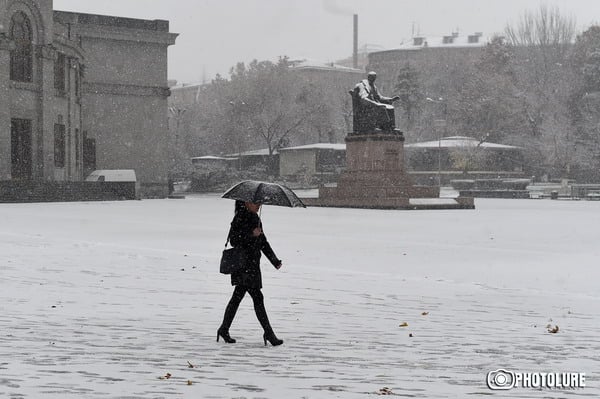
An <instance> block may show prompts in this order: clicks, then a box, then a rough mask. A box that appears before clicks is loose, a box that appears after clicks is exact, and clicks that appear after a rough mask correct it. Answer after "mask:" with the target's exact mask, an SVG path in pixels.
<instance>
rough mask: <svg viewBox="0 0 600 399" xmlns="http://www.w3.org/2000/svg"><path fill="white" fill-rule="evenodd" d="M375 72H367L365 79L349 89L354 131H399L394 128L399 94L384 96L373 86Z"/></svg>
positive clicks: (363, 132)
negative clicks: (396, 102)
mask: <svg viewBox="0 0 600 399" xmlns="http://www.w3.org/2000/svg"><path fill="white" fill-rule="evenodd" d="M376 78H377V74H376V73H375V72H369V73H368V75H367V79H364V80H362V81H361V82H359V83H358V84H357V85H356V86H354V89H353V90H351V91H350V95H351V96H352V111H353V114H354V120H353V122H354V133H356V134H366V133H374V132H377V131H382V132H388V133H399V134H401V133H400V132H399V131H398V130H396V119H395V117H394V106H393V105H392V103H393V102H394V101H396V100H399V99H400V97H399V96H395V97H384V96H382V95H381V93H379V89H378V88H377V86H375V79H376Z"/></svg>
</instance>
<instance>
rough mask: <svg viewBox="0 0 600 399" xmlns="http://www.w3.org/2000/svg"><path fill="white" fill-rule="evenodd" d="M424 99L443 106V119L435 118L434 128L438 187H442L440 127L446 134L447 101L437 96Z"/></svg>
mask: <svg viewBox="0 0 600 399" xmlns="http://www.w3.org/2000/svg"><path fill="white" fill-rule="evenodd" d="M425 101H429V102H430V103H435V104H442V106H443V108H442V109H443V115H444V119H443V120H441V121H438V120H436V122H438V124H437V126H436V130H437V131H438V132H437V133H438V187H439V188H440V189H441V188H442V129H441V127H443V128H444V136H445V135H446V127H447V126H448V103H447V102H446V100H444V98H443V97H439V98H438V99H437V100H434V99H433V98H430V97H427V98H425Z"/></svg>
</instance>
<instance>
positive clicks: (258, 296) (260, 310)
mask: <svg viewBox="0 0 600 399" xmlns="http://www.w3.org/2000/svg"><path fill="white" fill-rule="evenodd" d="M248 293H249V294H250V296H251V297H252V301H254V312H255V313H256V318H257V319H258V322H259V323H260V325H261V326H262V328H263V330H265V332H273V329H272V328H271V324H269V316H267V309H265V297H264V296H263V294H262V292H261V291H260V289H251V290H248Z"/></svg>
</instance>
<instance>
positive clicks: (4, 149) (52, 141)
mask: <svg viewBox="0 0 600 399" xmlns="http://www.w3.org/2000/svg"><path fill="white" fill-rule="evenodd" d="M176 37H177V35H176V34H173V33H170V32H169V23H168V21H162V20H139V19H130V18H120V17H109V16H101V15H92V14H81V13H70V12H62V11H55V10H54V9H53V3H52V0H0V181H2V180H32V181H40V182H44V181H81V180H83V179H84V178H85V176H86V175H87V174H88V173H89V172H91V171H92V170H94V169H134V170H135V171H136V174H137V176H138V180H139V182H140V188H141V194H142V195H143V196H155V195H158V196H160V195H164V194H166V193H167V190H168V185H167V173H168V171H167V165H168V111H167V98H168V96H169V89H168V86H167V48H168V46H170V45H172V44H174V43H175V38H176Z"/></svg>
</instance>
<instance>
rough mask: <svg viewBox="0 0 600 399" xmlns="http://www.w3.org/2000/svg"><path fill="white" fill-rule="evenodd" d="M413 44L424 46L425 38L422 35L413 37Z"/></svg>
mask: <svg viewBox="0 0 600 399" xmlns="http://www.w3.org/2000/svg"><path fill="white" fill-rule="evenodd" d="M413 45H414V46H422V45H423V38H422V37H413Z"/></svg>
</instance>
